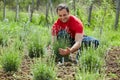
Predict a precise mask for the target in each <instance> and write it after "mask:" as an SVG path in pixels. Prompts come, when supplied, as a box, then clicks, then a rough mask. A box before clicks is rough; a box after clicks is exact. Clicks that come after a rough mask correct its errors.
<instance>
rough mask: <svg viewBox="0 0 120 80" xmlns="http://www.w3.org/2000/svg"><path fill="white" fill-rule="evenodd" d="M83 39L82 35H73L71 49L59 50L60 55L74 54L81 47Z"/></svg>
mask: <svg viewBox="0 0 120 80" xmlns="http://www.w3.org/2000/svg"><path fill="white" fill-rule="evenodd" d="M82 39H83V33H82V34H81V33H76V35H75V44H74V45H73V46H72V47H71V48H67V49H62V48H60V49H59V52H60V54H61V55H68V54H70V53H74V52H75V51H77V50H78V49H79V48H80V46H81V42H82Z"/></svg>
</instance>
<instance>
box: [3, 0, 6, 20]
mask: <svg viewBox="0 0 120 80" xmlns="http://www.w3.org/2000/svg"><path fill="white" fill-rule="evenodd" d="M5 7H6V0H4V8H3V20H5V19H6V9H5Z"/></svg>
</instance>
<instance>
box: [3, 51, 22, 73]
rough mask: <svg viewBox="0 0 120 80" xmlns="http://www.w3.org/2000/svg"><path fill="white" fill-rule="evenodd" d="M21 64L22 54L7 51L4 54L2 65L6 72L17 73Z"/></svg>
mask: <svg viewBox="0 0 120 80" xmlns="http://www.w3.org/2000/svg"><path fill="white" fill-rule="evenodd" d="M20 64H21V58H20V53H19V52H17V51H15V50H13V51H11V50H7V51H4V52H3V53H2V57H1V65H2V68H3V69H4V71H6V72H9V71H10V72H11V71H17V70H18V69H19V67H20Z"/></svg>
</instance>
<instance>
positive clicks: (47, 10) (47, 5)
mask: <svg viewBox="0 0 120 80" xmlns="http://www.w3.org/2000/svg"><path fill="white" fill-rule="evenodd" d="M48 13H49V3H47V4H46V16H45V17H46V23H47V24H48Z"/></svg>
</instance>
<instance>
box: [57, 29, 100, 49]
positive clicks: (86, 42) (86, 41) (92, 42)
mask: <svg viewBox="0 0 120 80" xmlns="http://www.w3.org/2000/svg"><path fill="white" fill-rule="evenodd" d="M63 38H66V39H69V41H70V44H71V46H72V45H74V43H75V40H74V39H73V38H71V37H70V35H69V34H68V33H67V32H66V31H65V30H61V31H59V32H58V35H57V39H63ZM91 46H92V47H94V48H97V47H98V46H99V40H97V39H96V38H94V37H91V36H86V35H84V36H83V40H82V44H81V47H80V50H83V49H84V48H88V47H91Z"/></svg>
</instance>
